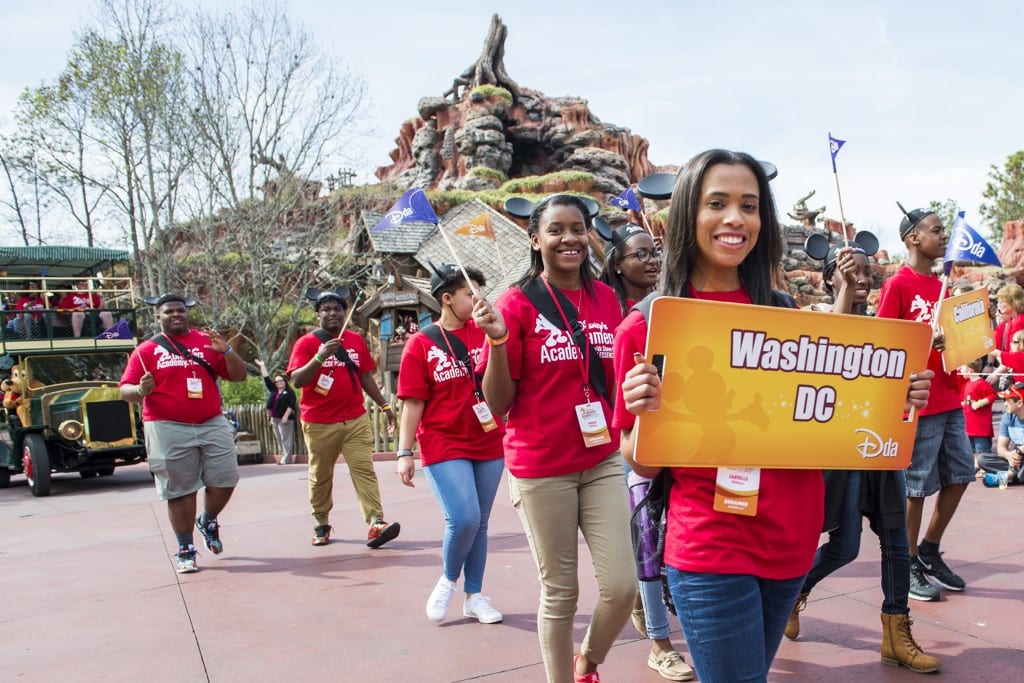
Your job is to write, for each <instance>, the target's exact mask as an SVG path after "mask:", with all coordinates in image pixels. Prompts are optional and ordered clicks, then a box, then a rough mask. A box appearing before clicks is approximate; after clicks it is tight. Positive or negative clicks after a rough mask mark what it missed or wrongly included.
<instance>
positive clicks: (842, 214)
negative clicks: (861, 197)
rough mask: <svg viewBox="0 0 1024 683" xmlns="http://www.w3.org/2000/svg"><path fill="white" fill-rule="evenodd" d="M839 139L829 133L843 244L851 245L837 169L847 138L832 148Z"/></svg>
mask: <svg viewBox="0 0 1024 683" xmlns="http://www.w3.org/2000/svg"><path fill="white" fill-rule="evenodd" d="M833 140H838V138H833V137H832V132H831V131H829V134H828V152H829V155H830V156H831V157H832V176H833V177H834V178H835V181H836V196H837V197H838V198H839V220H840V221H841V222H842V224H843V242H844V244H843V246H844V247H849V246H850V233H849V232H848V231H847V229H846V212H845V211H844V210H843V192H842V190H840V189H839V171H838V170H837V169H836V154H839V149H840V148H841V147H842V146H843V144H845V142H846V141H845V140H843V141H840V142H839V144H838V146H837V147H836V148H835V150H833V149H832V141H833Z"/></svg>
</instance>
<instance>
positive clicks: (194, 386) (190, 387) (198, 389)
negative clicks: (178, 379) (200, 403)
mask: <svg viewBox="0 0 1024 683" xmlns="http://www.w3.org/2000/svg"><path fill="white" fill-rule="evenodd" d="M185 391H186V393H187V394H188V397H189V398H198V399H202V398H203V380H201V379H200V378H198V377H196V373H195V371H194V370H193V371H192V376H191V377H186V378H185Z"/></svg>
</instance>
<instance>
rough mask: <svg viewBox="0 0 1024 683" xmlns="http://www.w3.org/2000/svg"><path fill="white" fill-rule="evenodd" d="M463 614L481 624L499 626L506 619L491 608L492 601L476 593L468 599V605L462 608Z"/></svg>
mask: <svg viewBox="0 0 1024 683" xmlns="http://www.w3.org/2000/svg"><path fill="white" fill-rule="evenodd" d="M462 613H463V614H465V615H466V616H467V617H473V618H474V619H476V620H477V621H479V622H480V623H481V624H497V623H498V622H499V621H501V620H502V619H504V618H505V617H503V616H502V614H501V612H499V611H498V610H496V609H494V607H492V606H491V599H490V598H489V597H487V596H486V595H483V594H481V593H474V594H473V595H471V596H469V597H468V598H466V604H465V605H463V606H462Z"/></svg>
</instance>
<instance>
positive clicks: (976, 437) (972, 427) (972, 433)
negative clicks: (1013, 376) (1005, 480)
mask: <svg viewBox="0 0 1024 683" xmlns="http://www.w3.org/2000/svg"><path fill="white" fill-rule="evenodd" d="M1014 336H1015V341H1014V343H1015V344H1017V348H1021V342H1020V340H1017V339H1016V337H1022V338H1024V332H1018V333H1017V334H1016V335H1014ZM984 364H985V360H984V359H983V358H979V359H977V360H974V361H971V362H970V363H968V364H967V365H965V366H964V367H963V368H961V374H962V375H963V378H964V380H965V382H964V385H963V388H962V389H961V390H960V397H961V405H963V408H964V421H965V422H966V423H967V438H969V439H970V440H971V448H972V449H973V450H974V468H975V470H978V473H980V471H981V470H979V469H978V468H980V467H981V464H980V463H981V457H982V456H983V455H991V454H992V438H993V437H994V436H995V430H994V429H993V427H992V404H994V403H995V402H996V398H998V396H996V390H995V389H993V388H992V385H991V384H989V383H988V381H987V379H986V378H985V377H984V376H983V375H982V374H981V372H982V366H983V365H984Z"/></svg>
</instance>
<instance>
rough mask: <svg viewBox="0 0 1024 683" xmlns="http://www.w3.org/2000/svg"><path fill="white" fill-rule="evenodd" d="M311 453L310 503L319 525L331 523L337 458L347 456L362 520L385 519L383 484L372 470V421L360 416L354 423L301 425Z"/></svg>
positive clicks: (369, 521)
mask: <svg viewBox="0 0 1024 683" xmlns="http://www.w3.org/2000/svg"><path fill="white" fill-rule="evenodd" d="M302 432H303V435H304V436H305V439H306V450H307V451H308V452H309V504H310V505H311V506H312V508H313V519H315V520H316V523H317V526H323V525H326V524H328V523H329V520H330V513H331V509H332V508H333V507H334V497H333V492H334V465H335V464H336V463H337V462H338V456H339V455H344V456H345V463H346V464H347V465H348V472H349V476H350V477H352V487H353V488H355V490H356V497H357V498H359V507H360V508H361V509H362V511H363V521H365V522H366V523H367V524H370V523H371V522H373V521H374V520H375V519H377V518H378V517H383V516H384V510H383V509H382V507H381V503H380V485H379V484H378V483H377V473H376V472H375V471H374V469H373V455H372V451H373V435H372V434H371V432H370V418H369V416H368V415H365V414H364V415H360V416H359V417H357V418H355V419H354V420H347V421H345V422H337V423H334V424H316V423H313V422H306V423H304V424H303V425H302Z"/></svg>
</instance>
